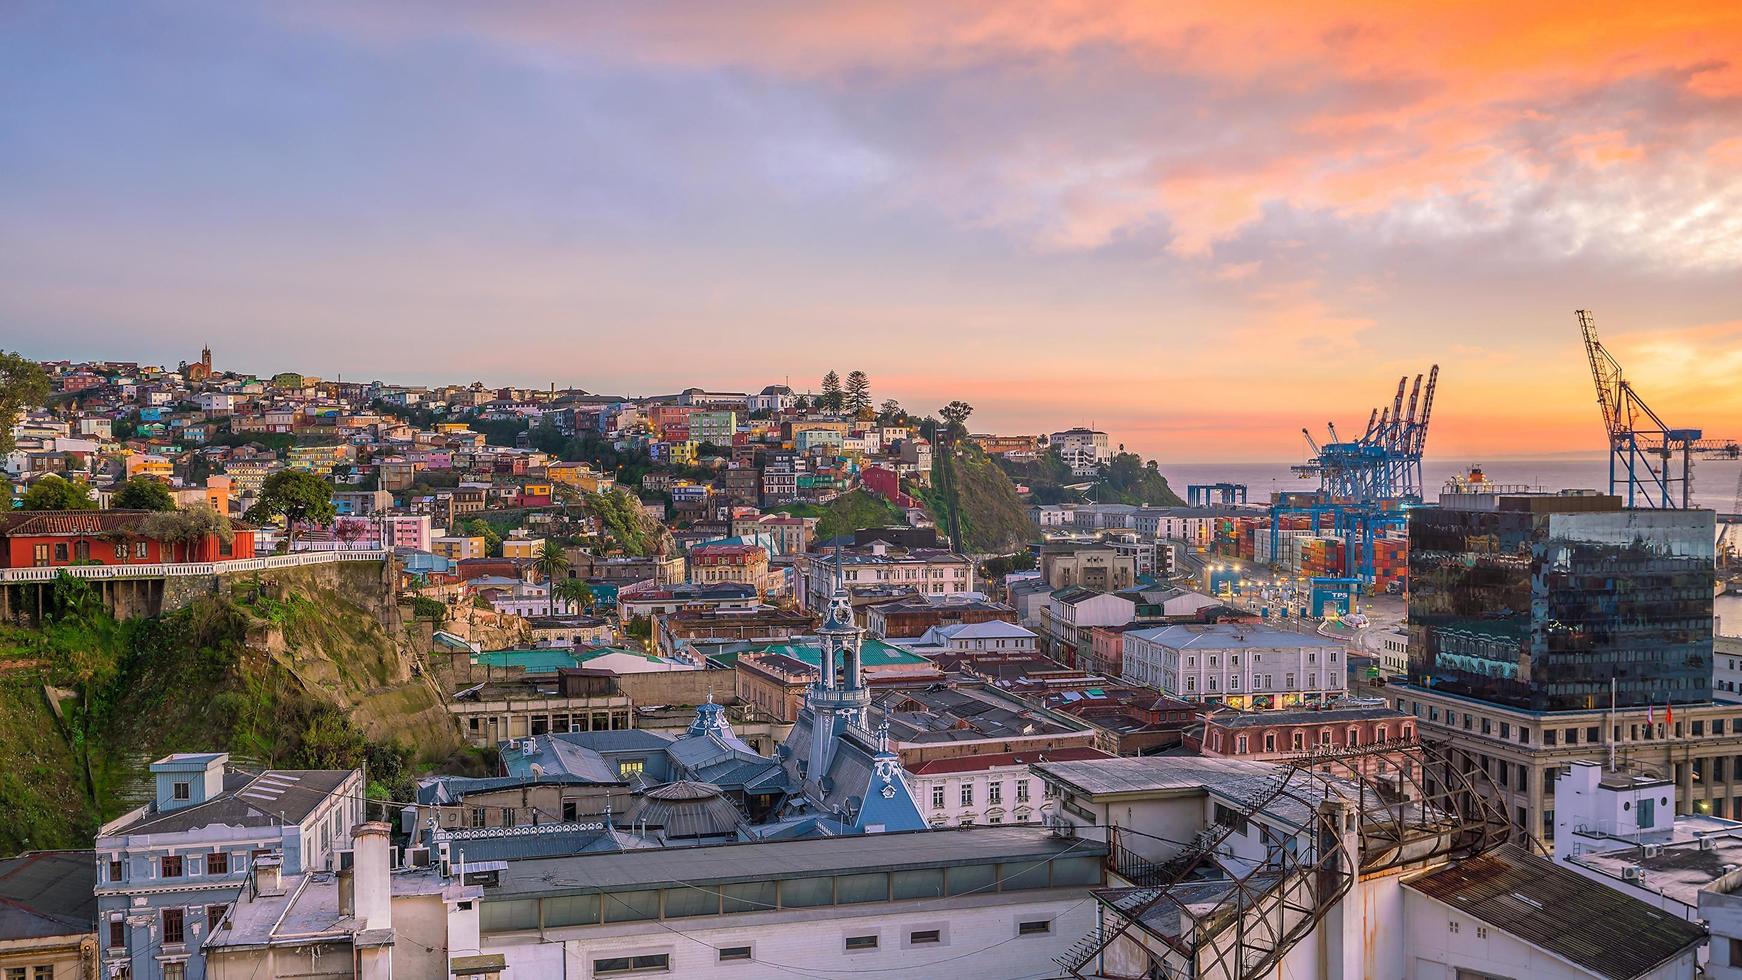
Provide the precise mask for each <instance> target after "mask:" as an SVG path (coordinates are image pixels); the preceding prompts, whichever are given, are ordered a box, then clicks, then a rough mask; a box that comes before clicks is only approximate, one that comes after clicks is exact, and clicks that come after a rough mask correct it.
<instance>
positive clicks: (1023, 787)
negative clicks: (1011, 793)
mask: <svg viewBox="0 0 1742 980" xmlns="http://www.w3.org/2000/svg"><path fill="white" fill-rule="evenodd" d="M1016 802H1018V803H1027V802H1028V780H1026V779H1018V780H1017V781H1016Z"/></svg>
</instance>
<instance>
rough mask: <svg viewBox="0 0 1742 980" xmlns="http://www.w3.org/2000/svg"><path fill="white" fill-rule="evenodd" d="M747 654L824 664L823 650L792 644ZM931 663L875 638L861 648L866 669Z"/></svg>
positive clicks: (863, 664) (814, 665) (861, 663)
mask: <svg viewBox="0 0 1742 980" xmlns="http://www.w3.org/2000/svg"><path fill="white" fill-rule="evenodd" d="M745 652H746V653H778V654H781V655H782V656H787V657H791V658H792V659H794V660H802V661H804V662H805V663H807V664H810V665H811V666H812V667H821V666H822V663H823V651H822V648H821V647H814V646H799V645H796V644H792V643H771V644H769V645H768V646H765V647H757V648H755V649H753V650H747V651H745ZM929 662H930V661H928V660H926V659H925V658H924V657H922V656H920V655H919V654H917V653H910V652H908V651H906V650H903V649H901V648H900V647H895V646H890V645H889V644H887V643H884V642H883V641H882V640H879V639H876V638H874V637H872V638H867V639H866V640H865V642H864V643H863V644H862V645H861V646H860V647H859V663H860V665H862V666H865V667H889V666H894V665H897V664H923V663H929Z"/></svg>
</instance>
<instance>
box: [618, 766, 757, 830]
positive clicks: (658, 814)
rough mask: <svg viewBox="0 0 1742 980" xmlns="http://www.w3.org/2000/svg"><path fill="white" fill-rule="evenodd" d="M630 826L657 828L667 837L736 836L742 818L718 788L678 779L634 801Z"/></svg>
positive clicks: (655, 788)
mask: <svg viewBox="0 0 1742 980" xmlns="http://www.w3.org/2000/svg"><path fill="white" fill-rule="evenodd" d="M627 822H628V824H629V825H630V826H647V827H658V828H660V829H662V830H664V831H665V836H666V837H668V838H674V837H719V836H727V835H732V834H736V833H737V832H738V826H739V824H741V823H743V817H742V816H741V815H740V814H739V813H738V808H737V807H735V806H733V805H732V801H731V800H728V799H726V797H725V795H724V794H723V793H722V792H721V791H720V787H718V786H715V785H714V784H713V783H703V782H696V781H694V780H689V779H679V780H676V781H675V782H670V783H664V784H662V785H659V786H655V787H653V788H652V789H649V790H648V791H647V792H645V793H642V794H641V795H640V796H637V797H636V798H635V802H634V803H632V804H630V807H629V814H628V820H627Z"/></svg>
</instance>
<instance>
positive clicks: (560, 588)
mask: <svg viewBox="0 0 1742 980" xmlns="http://www.w3.org/2000/svg"><path fill="white" fill-rule="evenodd" d="M551 594H552V595H554V596H555V597H556V598H558V599H561V600H562V601H563V603H564V604H565V605H566V604H569V603H573V604H574V606H575V608H577V609H579V610H581V611H582V612H591V611H592V609H593V601H594V596H593V589H592V587H591V586H589V585H588V584H587V583H586V581H585V580H584V579H578V578H565V579H562V580H560V581H558V582H557V584H556V587H555V588H553V589H551Z"/></svg>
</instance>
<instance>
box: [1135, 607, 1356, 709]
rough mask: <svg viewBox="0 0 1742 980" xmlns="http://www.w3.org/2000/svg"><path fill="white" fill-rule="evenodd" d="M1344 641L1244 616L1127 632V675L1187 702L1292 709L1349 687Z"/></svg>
mask: <svg viewBox="0 0 1742 980" xmlns="http://www.w3.org/2000/svg"><path fill="white" fill-rule="evenodd" d="M1347 670H1348V665H1347V663H1346V662H1345V660H1344V657H1343V644H1341V643H1339V642H1337V641H1335V640H1330V639H1327V638H1325V637H1322V636H1313V635H1308V634H1305V633H1292V632H1288V631H1286V630H1279V629H1273V628H1271V627H1268V626H1259V625H1252V624H1243V623H1216V624H1209V625H1197V624H1191V625H1182V626H1158V627H1154V628H1152V629H1139V630H1131V631H1130V632H1128V633H1126V634H1125V671H1124V677H1125V679H1126V680H1128V681H1131V682H1132V683H1135V684H1142V685H1145V686H1147V687H1153V688H1155V689H1156V690H1158V691H1162V692H1165V693H1166V694H1169V695H1171V696H1173V697H1177V698H1184V699H1185V700H1188V701H1215V702H1219V703H1222V704H1226V705H1228V706H1229V707H1233V708H1288V707H1293V706H1294V705H1297V704H1300V703H1302V702H1310V701H1323V700H1328V699H1330V698H1334V697H1337V696H1339V695H1341V694H1343V693H1344V692H1345V691H1346V690H1347V687H1348V679H1347V677H1346V673H1347Z"/></svg>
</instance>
